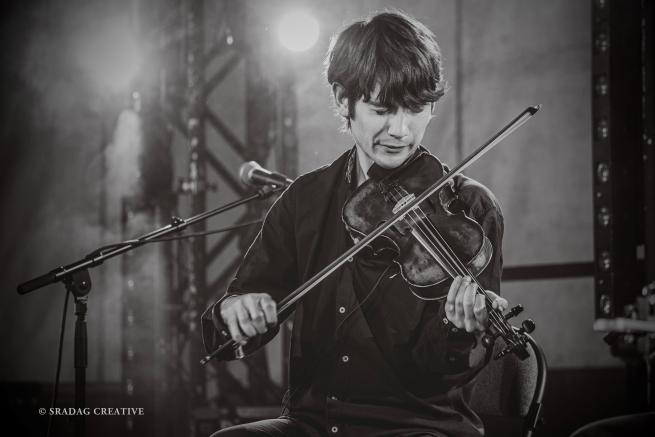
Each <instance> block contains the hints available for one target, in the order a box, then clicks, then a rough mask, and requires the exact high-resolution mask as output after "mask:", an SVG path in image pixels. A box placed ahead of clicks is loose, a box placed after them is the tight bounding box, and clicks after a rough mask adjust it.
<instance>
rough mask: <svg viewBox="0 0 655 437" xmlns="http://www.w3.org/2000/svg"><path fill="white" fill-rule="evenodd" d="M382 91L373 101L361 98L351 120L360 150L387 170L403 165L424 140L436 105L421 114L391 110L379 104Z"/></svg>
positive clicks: (401, 109)
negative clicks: (378, 97) (365, 100)
mask: <svg viewBox="0 0 655 437" xmlns="http://www.w3.org/2000/svg"><path fill="white" fill-rule="evenodd" d="M378 92H379V88H376V90H375V91H374V93H373V95H372V96H371V99H370V101H368V102H364V100H363V97H362V98H360V99H359V100H358V101H357V102H356V104H355V108H354V113H353V114H352V115H353V117H352V118H351V119H350V132H351V134H352V136H353V138H354V139H355V143H356V144H357V147H358V148H359V149H360V151H361V152H363V153H364V154H365V155H366V156H367V157H368V158H369V159H370V160H371V161H373V162H374V163H376V164H377V165H379V166H380V167H383V168H396V167H398V166H399V165H401V164H402V163H403V162H405V160H407V158H409V157H410V156H411V155H412V153H413V152H414V151H415V150H416V148H417V147H418V146H419V144H420V143H421V141H422V140H423V135H424V134H425V129H426V128H427V127H428V124H429V123H430V119H431V117H432V105H431V104H429V103H428V104H426V105H425V106H423V108H421V110H419V111H418V112H413V111H410V110H409V109H406V108H402V107H401V108H387V107H384V106H381V105H380V104H379V103H377V95H378Z"/></svg>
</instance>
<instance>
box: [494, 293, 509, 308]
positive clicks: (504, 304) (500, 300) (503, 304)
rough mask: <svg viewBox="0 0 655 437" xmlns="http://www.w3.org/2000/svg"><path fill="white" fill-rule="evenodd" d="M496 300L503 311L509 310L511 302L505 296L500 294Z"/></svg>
mask: <svg viewBox="0 0 655 437" xmlns="http://www.w3.org/2000/svg"><path fill="white" fill-rule="evenodd" d="M494 302H495V303H496V306H497V307H498V309H499V310H500V311H502V312H504V311H505V310H507V308H509V302H508V301H507V299H505V298H504V297H500V296H499V297H498V299H496V300H495V301H494Z"/></svg>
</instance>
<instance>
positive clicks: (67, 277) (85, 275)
mask: <svg viewBox="0 0 655 437" xmlns="http://www.w3.org/2000/svg"><path fill="white" fill-rule="evenodd" d="M284 188H286V186H278V185H266V186H264V187H262V188H260V189H259V190H258V191H257V193H256V194H253V195H251V196H248V197H244V198H242V199H239V200H236V201H234V202H231V203H227V204H225V205H223V206H219V207H218V208H215V209H212V210H210V211H205V212H202V213H200V214H197V215H195V216H193V217H189V218H187V219H181V218H179V217H173V218H172V220H171V224H169V225H166V226H164V227H163V228H160V229H157V230H154V231H152V232H149V233H147V234H145V235H142V236H141V237H138V238H136V239H135V240H134V241H130V242H127V243H125V244H120V245H118V246H117V247H115V248H110V249H107V250H103V249H102V248H99V249H96V250H94V251H93V252H91V253H90V254H89V255H87V256H85V257H84V258H82V259H80V260H78V261H75V262H73V263H71V264H68V265H66V266H64V267H58V268H56V269H54V270H51V271H50V272H48V273H45V274H43V275H40V276H37V277H35V278H33V279H30V280H29V281H25V282H23V283H21V284H19V285H18V287H17V291H18V294H21V295H23V294H27V293H30V292H32V291H34V290H37V289H39V288H42V287H45V286H46V285H49V284H53V283H55V282H62V283H63V284H64V285H65V286H66V290H67V291H69V292H71V294H72V295H73V297H74V299H75V316H76V317H77V319H76V321H75V342H74V363H75V408H76V409H78V408H81V409H83V408H84V407H85V403H86V399H85V398H86V368H87V356H88V338H87V334H86V313H87V299H88V295H89V293H90V292H91V277H90V275H89V268H92V267H97V266H99V265H100V264H102V263H103V262H104V261H105V260H106V259H109V258H113V257H115V256H118V255H121V254H123V253H125V252H129V251H131V250H133V249H136V248H137V247H139V246H142V245H144V244H147V243H148V242H149V241H151V240H156V239H158V238H162V237H164V236H167V235H169V234H172V233H175V232H180V231H183V230H184V229H186V228H187V227H188V226H191V225H193V224H195V223H197V222H200V221H203V220H207V219H208V218H210V217H213V216H215V215H218V214H220V213H222V212H225V211H228V210H230V209H233V208H236V207H237V206H240V205H243V204H245V203H248V202H250V201H252V200H256V199H265V198H266V197H268V196H270V195H271V194H273V193H276V192H278V191H281V190H283V189H284ZM75 419H76V420H75V436H76V437H83V436H84V435H85V418H84V414H78V415H76V417H75Z"/></svg>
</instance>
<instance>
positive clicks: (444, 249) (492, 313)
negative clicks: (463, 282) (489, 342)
mask: <svg viewBox="0 0 655 437" xmlns="http://www.w3.org/2000/svg"><path fill="white" fill-rule="evenodd" d="M419 217H420V216H419ZM427 221H428V220H427V217H425V218H424V220H421V221H419V222H418V223H417V226H419V227H420V226H421V225H422V224H423V226H426V227H427V228H428V229H427V232H428V233H429V234H432V236H433V238H434V242H436V245H437V247H438V249H439V251H440V252H441V253H440V255H441V256H442V257H444V258H448V259H449V260H450V262H452V264H453V265H454V266H455V268H456V269H457V268H458V269H460V271H459V273H460V275H461V276H465V275H466V276H469V277H470V278H471V280H472V281H473V282H474V283H475V285H476V293H477V294H479V295H481V296H484V298H485V302H487V303H488V304H489V305H490V307H489V312H488V315H489V318H490V319H492V322H496V323H497V324H498V325H496V328H498V329H499V330H501V331H503V332H505V333H507V332H508V331H507V328H508V327H507V326H506V325H505V323H503V322H504V318H503V317H502V315H500V314H498V313H497V310H496V309H494V308H493V301H492V300H491V298H490V297H489V295H488V294H487V293H486V291H485V290H484V288H483V287H482V285H481V284H480V283H479V282H478V280H477V278H476V277H475V276H474V275H472V274H471V272H469V271H468V269H467V268H466V266H464V265H463V264H462V263H461V261H460V260H459V258H457V257H456V256H455V255H454V254H453V253H452V251H451V250H449V249H450V246H448V245H447V244H445V243H444V240H443V236H442V235H441V234H440V233H439V231H438V230H437V229H436V227H434V224H433V223H431V222H430V223H427ZM430 228H433V229H430ZM435 234H436V235H435ZM453 260H456V261H453Z"/></svg>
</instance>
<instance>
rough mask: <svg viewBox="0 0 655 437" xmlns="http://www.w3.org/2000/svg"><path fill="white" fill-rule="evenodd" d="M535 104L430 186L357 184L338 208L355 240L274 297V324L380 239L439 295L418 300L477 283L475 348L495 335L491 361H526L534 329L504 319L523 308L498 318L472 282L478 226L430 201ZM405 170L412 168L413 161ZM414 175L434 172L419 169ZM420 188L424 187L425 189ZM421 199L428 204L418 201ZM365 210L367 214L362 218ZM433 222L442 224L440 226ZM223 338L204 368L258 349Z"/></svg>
mask: <svg viewBox="0 0 655 437" xmlns="http://www.w3.org/2000/svg"><path fill="white" fill-rule="evenodd" d="M540 107H541V106H540V105H539V106H530V107H528V108H526V109H525V110H523V111H522V112H521V113H520V114H519V115H518V116H517V117H516V118H514V120H512V121H511V122H510V123H509V124H507V125H506V126H505V127H503V128H502V129H501V130H500V131H498V133H496V134H495V135H494V136H493V137H491V138H490V139H489V140H488V141H487V142H486V143H484V144H483V145H481V146H480V147H478V149H476V150H475V151H474V152H473V153H472V154H471V155H469V156H468V157H466V158H465V159H464V160H463V161H462V162H460V163H459V164H457V165H456V166H455V167H453V169H452V170H451V171H449V172H448V173H445V174H443V175H442V176H441V177H440V178H439V179H438V180H436V181H430V180H429V176H422V177H416V176H415V177H413V178H411V177H405V178H399V177H394V175H396V176H398V175H397V174H396V172H392V174H391V176H390V177H389V178H383V180H382V181H381V182H374V181H372V182H370V183H368V184H367V183H366V182H365V183H364V184H362V185H361V186H360V187H359V188H358V190H357V191H356V193H354V195H353V196H351V199H350V200H351V201H352V203H351V204H350V205H348V204H347V205H345V206H344V211H343V218H344V221H345V222H346V224H347V226H348V229H349V231H350V232H351V235H353V236H354V237H355V239H356V240H357V242H356V243H355V244H354V245H353V246H352V247H350V248H349V249H348V250H347V251H346V252H344V253H343V254H342V255H341V256H339V257H338V258H337V259H335V260H334V261H332V262H331V263H330V264H329V265H327V266H326V267H324V268H323V269H322V270H321V271H319V272H318V273H316V274H315V275H314V276H312V277H311V278H310V279H309V280H308V281H307V282H305V283H304V284H302V285H301V286H300V287H298V288H297V289H296V290H294V291H292V292H291V293H290V294H289V295H288V296H287V297H286V298H284V299H283V300H281V301H280V302H279V303H278V309H277V315H278V320H279V321H283V320H285V319H286V318H287V317H289V315H291V313H292V312H293V310H295V306H296V304H297V303H298V302H299V301H300V300H301V299H302V298H303V297H304V296H305V295H306V294H307V293H309V292H310V291H311V290H312V289H313V288H314V287H316V285H318V284H319V283H321V282H322V281H323V279H325V278H326V277H327V276H329V275H330V274H332V273H333V272H334V271H336V270H337V269H338V268H340V267H341V266H342V265H343V264H345V263H346V262H347V261H348V260H349V259H350V258H352V257H353V256H354V255H356V254H357V253H359V252H361V251H362V250H363V249H364V248H366V247H371V248H373V250H374V251H375V250H376V247H377V250H383V249H384V248H385V246H384V245H383V246H378V245H379V244H380V241H382V242H384V241H385V240H387V245H388V247H389V248H391V249H394V250H396V251H397V252H398V254H399V255H404V256H401V257H399V259H398V260H397V261H396V262H397V263H398V264H399V265H401V269H402V272H403V277H404V278H405V279H406V281H407V282H408V284H409V285H410V289H411V290H412V292H413V293H414V294H416V295H417V296H418V297H420V298H423V299H428V300H433V299H440V298H443V297H445V295H442V296H440V295H423V293H421V291H420V290H421V289H425V290H427V289H428V287H430V286H432V285H435V284H439V283H441V282H443V281H445V280H448V278H449V277H454V276H456V275H457V276H469V277H471V278H472V280H473V281H474V283H476V284H477V290H476V293H479V294H482V295H484V296H485V302H486V306H487V311H488V313H489V322H490V326H489V328H488V329H487V333H486V334H485V336H484V337H483V339H482V343H483V344H484V345H485V347H487V348H490V347H492V346H493V344H494V343H495V341H496V339H497V338H499V337H502V338H503V341H504V342H505V348H504V349H503V350H502V351H501V352H499V353H498V354H497V355H496V356H495V358H496V359H498V358H501V357H502V356H504V355H506V354H508V353H514V354H516V355H517V356H518V357H519V358H520V359H525V358H527V357H528V356H529V353H528V350H527V338H526V336H525V334H526V333H529V332H532V331H533V330H534V328H535V325H534V322H532V321H531V320H526V321H525V322H523V326H522V328H515V327H513V326H511V325H510V324H509V323H508V322H507V320H508V319H510V318H511V317H514V316H516V315H517V314H519V313H520V312H521V311H522V310H523V308H522V307H521V306H520V305H517V306H516V307H514V308H512V309H511V310H510V311H509V312H508V313H507V314H502V312H501V311H499V310H498V309H495V308H493V307H492V301H491V299H490V297H489V296H488V294H487V293H486V291H485V290H484V288H483V287H482V286H480V284H479V283H477V280H475V279H474V278H475V276H476V274H477V273H479V272H481V271H482V270H484V267H486V265H487V264H488V263H489V260H490V258H491V253H492V250H493V248H491V247H490V245H489V244H488V239H487V238H486V237H485V236H484V232H482V229H481V227H480V226H479V225H477V223H475V222H474V221H473V220H471V219H470V218H468V217H466V216H465V215H460V214H448V213H444V212H443V211H438V210H439V208H437V207H435V206H434V204H435V201H434V199H435V198H434V197H433V196H434V195H435V193H438V192H439V191H440V190H441V189H442V188H443V187H445V186H446V185H447V184H449V183H450V181H452V179H453V178H454V177H455V176H457V175H459V174H461V173H462V172H463V171H464V170H465V169H466V168H468V167H469V166H470V165H472V164H473V163H474V162H475V161H477V160H478V159H479V158H480V157H481V156H482V155H484V154H485V153H486V152H488V151H489V150H491V149H492V148H493V147H495V146H496V145H497V144H498V143H500V142H501V141H502V140H503V139H505V138H506V137H507V136H508V135H510V134H511V133H512V132H514V131H515V130H516V129H518V128H519V127H520V126H522V125H523V124H524V123H526V122H527V121H528V120H529V119H530V118H532V117H533V116H534V115H535V113H536V112H537V111H538V110H539V108H540ZM409 165H410V166H412V165H414V163H410V164H409ZM416 165H418V166H421V165H428V166H429V165H430V163H429V160H428V161H427V163H426V162H423V160H417V164H416ZM408 174H412V172H408ZM421 174H424V175H429V174H432V175H434V174H435V172H432V173H430V172H429V171H424V172H422V173H421ZM436 174H438V173H436ZM433 177H434V176H433ZM401 180H402V182H403V183H401ZM367 182H368V181H367ZM430 182H432V183H430ZM426 185H427V187H425V186H426ZM362 187H363V188H362ZM438 196H439V194H437V198H438ZM428 199H430V200H432V202H430V200H428ZM426 200H428V201H427V202H425V201H426ZM430 203H432V205H430ZM442 209H444V208H442ZM365 210H371V211H370V213H369V212H368V211H365ZM437 215H439V216H440V217H437ZM433 220H434V221H433ZM437 225H442V226H443V227H442V228H441V229H440V228H439V227H438V226H437ZM392 228H393V229H392ZM410 236H411V237H410ZM375 240H378V241H375ZM413 261H416V262H413ZM432 288H434V287H432ZM417 290H418V291H417ZM222 335H223V337H224V338H226V340H225V341H224V342H223V343H221V345H220V346H219V347H218V348H216V350H214V351H213V352H211V353H209V352H208V355H206V356H205V357H204V358H203V359H202V360H201V361H200V363H201V364H206V363H207V362H209V361H210V360H212V359H213V358H218V359H220V360H232V359H241V358H243V357H245V356H247V355H249V353H251V352H253V351H254V350H256V349H257V346H258V345H255V344H254V343H253V342H248V343H247V344H246V345H239V344H237V343H236V342H235V341H234V340H232V339H231V338H230V336H229V334H228V333H226V332H225V333H222ZM251 343H252V344H251Z"/></svg>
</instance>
